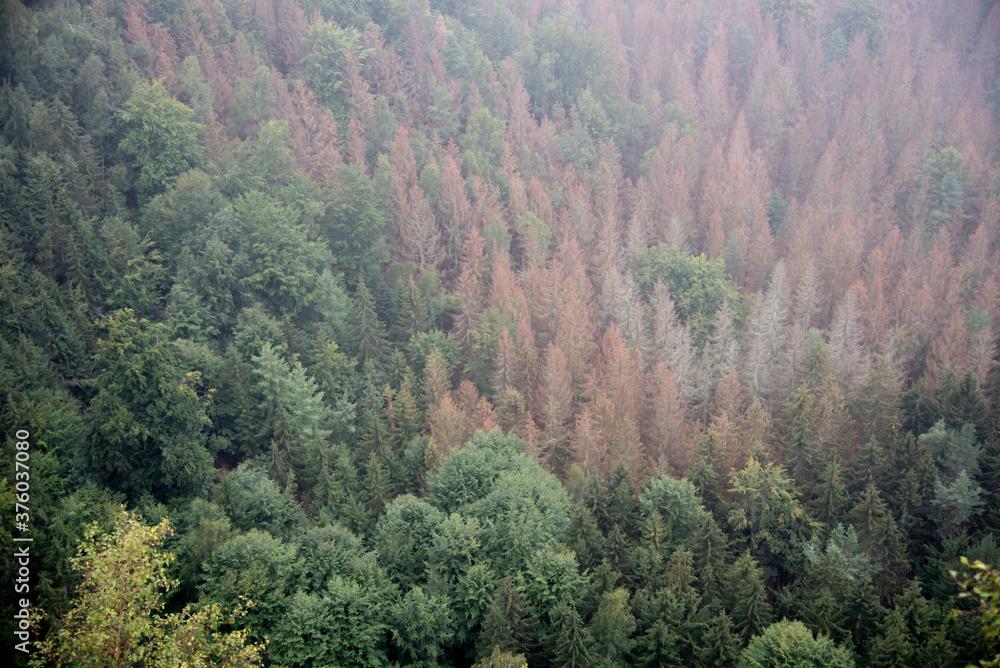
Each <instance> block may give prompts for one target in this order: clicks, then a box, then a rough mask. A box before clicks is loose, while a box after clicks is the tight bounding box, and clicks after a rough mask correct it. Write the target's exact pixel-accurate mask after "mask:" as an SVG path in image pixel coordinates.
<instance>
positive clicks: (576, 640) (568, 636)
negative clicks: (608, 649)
mask: <svg viewBox="0 0 1000 668" xmlns="http://www.w3.org/2000/svg"><path fill="white" fill-rule="evenodd" d="M553 617H554V619H553V624H552V630H551V631H550V633H551V634H553V635H554V637H555V641H554V643H553V659H552V664H551V665H553V666H557V667H558V668H590V666H592V665H593V664H594V659H593V658H592V657H591V647H592V646H593V644H594V639H593V637H592V636H591V634H590V631H589V630H588V629H587V627H585V626H584V625H583V620H582V619H580V614H579V613H578V612H577V611H576V608H563V609H562V611H561V612H560V613H558V614H553Z"/></svg>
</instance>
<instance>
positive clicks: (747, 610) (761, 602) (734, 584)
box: [729, 552, 771, 644]
mask: <svg viewBox="0 0 1000 668" xmlns="http://www.w3.org/2000/svg"><path fill="white" fill-rule="evenodd" d="M729 592H730V594H729V595H730V600H731V606H732V611H733V615H732V617H733V619H734V620H736V622H735V627H734V629H733V630H734V631H735V633H736V635H737V636H738V637H739V638H740V639H741V641H742V643H743V644H746V643H748V642H749V641H750V638H752V637H753V636H756V635H760V633H761V631H763V630H764V628H765V627H766V626H767V625H768V624H769V623H770V620H771V606H770V604H769V603H768V602H767V592H766V590H765V588H764V576H763V573H761V570H760V567H759V566H758V565H757V562H756V561H755V560H754V558H753V557H752V556H750V553H749V552H744V553H743V555H742V556H741V557H740V558H739V559H737V560H736V563H734V564H733V565H732V566H731V567H730V571H729Z"/></svg>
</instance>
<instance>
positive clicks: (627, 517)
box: [605, 462, 639, 536]
mask: <svg viewBox="0 0 1000 668" xmlns="http://www.w3.org/2000/svg"><path fill="white" fill-rule="evenodd" d="M606 499H607V500H606V506H605V507H606V508H607V513H608V521H609V522H610V523H611V525H612V526H614V527H618V528H620V529H621V531H622V533H623V534H625V535H626V536H634V535H636V533H637V530H638V520H639V507H638V504H637V503H636V501H635V493H634V492H633V491H632V475H631V474H630V473H629V470H628V468H627V467H626V466H625V464H624V463H623V462H618V463H617V464H615V468H614V470H613V471H612V472H611V479H610V480H608V493H607V496H606Z"/></svg>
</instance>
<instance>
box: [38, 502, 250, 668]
mask: <svg viewBox="0 0 1000 668" xmlns="http://www.w3.org/2000/svg"><path fill="white" fill-rule="evenodd" d="M172 531H173V529H172V527H171V526H170V522H169V521H168V520H163V521H162V522H160V523H159V524H158V525H156V526H153V527H150V526H144V525H143V524H142V523H141V522H140V520H139V517H138V516H137V515H135V514H132V513H128V512H126V511H125V509H124V508H121V509H120V510H119V513H118V517H117V518H116V520H115V530H114V531H113V532H112V533H108V534H105V535H103V536H99V535H98V530H97V526H96V524H95V525H91V527H90V528H89V529H88V531H87V533H86V535H85V537H84V541H83V543H82V544H81V546H80V553H79V555H78V556H77V557H76V558H75V559H73V560H72V563H73V567H74V568H75V569H76V570H77V572H79V573H80V575H81V576H82V577H83V583H82V584H81V585H80V587H79V589H78V591H77V594H78V597H77V600H76V604H75V605H74V606H73V608H72V609H71V610H70V611H69V612H68V613H66V615H65V616H64V617H63V618H62V619H61V620H60V621H61V627H60V628H58V630H54V631H53V632H52V633H50V635H49V637H47V638H46V639H45V640H43V641H42V642H41V643H39V645H38V646H37V652H36V653H35V655H34V657H33V658H32V663H31V665H32V666H35V667H36V668H41V667H42V666H48V665H55V666H94V667H98V666H99V667H101V668H104V667H108V668H111V667H114V668H125V667H126V666H135V667H139V666H142V667H149V668H160V667H162V668H168V667H169V668H176V666H192V667H194V666H209V665H211V666H225V667H227V668H242V667H244V666H258V665H260V653H261V652H262V651H263V649H264V647H263V645H259V644H252V643H249V644H248V643H247V632H246V631H245V630H240V631H231V632H228V633H224V632H220V631H219V627H220V626H222V625H224V624H229V623H232V622H233V621H234V620H236V619H237V618H239V617H241V616H242V615H243V612H244V608H243V605H242V604H241V605H238V606H237V607H236V609H235V611H234V612H233V613H232V614H231V615H226V614H225V613H224V612H223V610H222V608H220V607H219V606H218V605H216V604H211V605H207V606H205V607H203V608H201V609H200V610H199V611H198V612H192V611H191V610H190V609H189V608H185V609H184V610H183V611H182V612H179V613H173V614H170V615H162V614H161V612H162V610H163V604H164V602H163V600H162V595H163V594H164V593H165V592H166V591H167V590H169V589H171V588H172V587H175V586H176V585H177V583H176V581H174V580H171V579H170V578H169V577H168V576H167V568H168V567H169V565H170V563H171V562H172V561H173V559H174V557H173V555H172V554H170V553H168V552H163V551H162V550H161V546H162V544H163V541H164V540H166V538H167V537H168V536H169V535H170V534H171V533H172Z"/></svg>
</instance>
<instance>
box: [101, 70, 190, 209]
mask: <svg viewBox="0 0 1000 668" xmlns="http://www.w3.org/2000/svg"><path fill="white" fill-rule="evenodd" d="M118 118H119V119H120V120H121V121H122V122H123V123H125V125H126V127H127V128H128V129H127V131H126V133H125V138H124V139H122V141H121V144H119V145H118V147H119V148H120V149H121V150H122V151H124V152H125V153H127V154H128V155H130V156H132V159H133V160H134V166H135V168H136V170H137V171H138V177H137V178H136V181H135V189H136V192H137V193H138V195H139V200H140V202H142V203H145V202H148V201H149V200H150V199H151V198H152V197H153V196H155V195H157V194H159V193H161V192H163V191H165V190H166V189H167V188H168V187H169V186H170V185H172V184H173V183H174V181H176V180H177V178H178V177H179V176H180V175H181V174H183V173H184V172H186V171H188V170H189V169H192V168H195V167H201V166H202V165H203V164H204V162H205V157H204V154H203V152H202V148H201V136H200V135H201V126H200V125H199V124H198V122H196V121H195V120H194V110H193V109H191V108H190V107H188V106H187V105H185V104H183V103H181V102H178V101H177V100H175V99H174V98H173V97H171V95H170V93H168V92H167V89H166V88H164V87H163V84H162V83H160V82H159V81H153V82H149V83H145V82H140V83H138V84H136V86H135V89H134V90H133V92H132V97H130V98H129V100H128V102H126V103H125V106H124V108H123V109H122V110H121V111H120V112H119V114H118Z"/></svg>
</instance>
